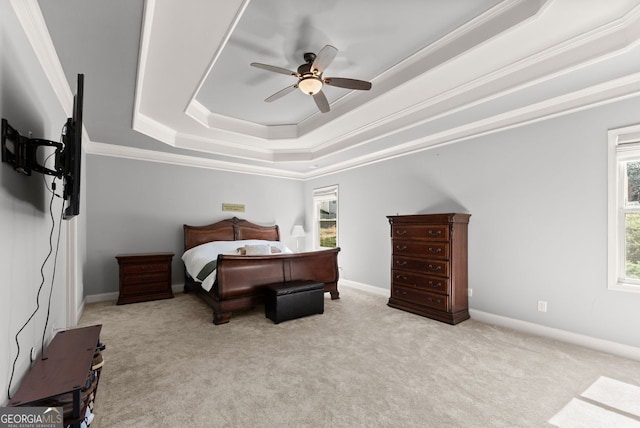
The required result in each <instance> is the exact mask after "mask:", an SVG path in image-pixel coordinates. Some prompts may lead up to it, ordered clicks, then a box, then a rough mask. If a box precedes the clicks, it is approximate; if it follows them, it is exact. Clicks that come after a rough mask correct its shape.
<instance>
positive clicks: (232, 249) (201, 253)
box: [182, 239, 292, 291]
mask: <svg viewBox="0 0 640 428" xmlns="http://www.w3.org/2000/svg"><path fill="white" fill-rule="evenodd" d="M246 245H249V246H254V245H265V246H266V245H268V246H270V247H275V248H277V249H278V250H280V253H279V254H282V253H292V251H291V250H290V249H289V248H287V246H286V245H284V244H283V243H282V242H280V241H264V240H261V239H247V240H243V241H214V242H207V243H206V244H202V245H198V246H197V247H193V248H190V249H188V250H187V251H185V252H184V254H183V255H182V261H183V262H184V265H185V267H186V269H187V272H188V273H189V275H191V277H192V278H193V279H194V280H195V281H196V282H200V286H201V287H202V288H204V289H205V290H207V291H209V290H211V287H213V283H214V282H215V280H216V270H215V266H214V263H212V262H215V261H216V260H217V259H218V254H234V255H237V254H238V248H242V247H245V246H246ZM254 248H257V247H254ZM210 263H211V264H210ZM205 267H206V268H207V269H205ZM203 269H204V270H205V271H206V273H208V275H206V276H203ZM209 269H212V270H211V272H208V270H209ZM199 276H200V278H198V277H199Z"/></svg>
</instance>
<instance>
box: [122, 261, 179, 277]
mask: <svg viewBox="0 0 640 428" xmlns="http://www.w3.org/2000/svg"><path fill="white" fill-rule="evenodd" d="M168 271H169V265H168V264H167V263H146V264H142V263H140V264H123V265H122V272H123V273H125V274H126V275H135V274H140V273H145V274H146V273H153V272H168Z"/></svg>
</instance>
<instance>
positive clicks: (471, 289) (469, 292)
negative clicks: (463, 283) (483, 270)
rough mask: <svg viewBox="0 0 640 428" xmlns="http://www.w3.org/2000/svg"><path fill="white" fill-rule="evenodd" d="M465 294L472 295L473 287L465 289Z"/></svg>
mask: <svg viewBox="0 0 640 428" xmlns="http://www.w3.org/2000/svg"><path fill="white" fill-rule="evenodd" d="M467 296H469V297H471V296H473V288H469V289H467Z"/></svg>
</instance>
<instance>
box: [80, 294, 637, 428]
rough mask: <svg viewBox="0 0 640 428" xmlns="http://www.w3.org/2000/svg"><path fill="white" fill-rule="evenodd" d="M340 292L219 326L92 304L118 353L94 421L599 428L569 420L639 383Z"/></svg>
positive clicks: (106, 373)
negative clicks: (581, 405)
mask: <svg viewBox="0 0 640 428" xmlns="http://www.w3.org/2000/svg"><path fill="white" fill-rule="evenodd" d="M341 297H342V298H341V299H340V300H336V301H331V300H330V299H329V296H328V295H327V296H326V298H325V313H324V314H323V315H314V316H310V317H305V318H301V319H297V320H292V321H287V322H284V323H281V324H279V325H275V324H273V323H272V322H271V321H270V320H268V319H267V318H265V317H264V309H263V307H257V308H256V309H255V310H253V311H250V312H245V313H241V314H237V315H234V316H233V317H232V319H231V322H230V323H229V324H226V325H221V326H215V325H213V324H212V323H211V320H212V314H211V310H210V308H209V307H208V306H207V305H206V304H204V303H203V302H202V301H201V300H200V299H198V298H197V297H196V296H193V295H185V294H177V295H176V298H174V299H169V300H161V301H155V302H145V303H137V304H130V305H122V306H116V305H115V304H114V303H111V302H101V303H94V304H89V305H87V307H86V308H85V311H84V314H83V316H82V319H81V324H82V325H91V324H98V323H100V324H103V328H102V336H101V339H102V341H103V342H104V343H105V344H106V346H107V348H106V350H105V352H104V353H103V355H104V358H105V366H104V368H103V371H102V377H101V381H100V384H99V386H98V393H97V399H96V406H95V408H94V411H95V420H94V422H93V423H92V425H91V426H92V427H93V428H96V427H97V428H111V427H127V428H131V427H544V426H553V425H552V424H551V423H550V422H549V421H550V420H551V419H552V418H554V416H555V415H560V417H558V416H556V419H555V420H554V421H553V422H554V425H556V426H565V427H569V426H582V427H588V426H590V425H579V424H577V423H576V424H575V425H571V424H572V423H574V422H575V421H576V420H577V419H576V418H577V416H574V415H573V413H566V412H567V409H569V410H572V408H571V406H570V403H572V401H575V400H579V401H580V402H583V401H585V400H586V398H584V397H582V396H581V394H583V393H584V392H585V391H587V390H588V389H589V388H590V387H593V385H594V384H596V385H600V384H599V383H598V380H599V379H601V378H606V379H609V380H611V381H613V382H620V383H623V384H624V385H628V386H630V387H631V388H637V387H638V386H640V363H639V362H638V361H633V360H628V359H624V358H620V357H616V356H612V355H608V354H605V353H601V352H597V351H592V350H589V349H585V348H581V347H577V346H573V345H569V344H565V343H562V342H557V341H553V340H549V339H545V338H541V337H536V336H532V335H527V334H522V333H518V332H514V331H511V330H509V329H505V328H499V327H495V326H491V325H487V324H483V323H480V322H477V321H475V320H473V319H471V320H467V321H465V322H463V323H461V324H458V325H457V326H450V325H447V324H443V323H440V322H437V321H433V320H430V319H427V318H423V317H420V316H417V315H413V314H410V313H407V312H403V311H400V310H397V309H392V308H389V307H388V306H386V300H387V299H386V298H384V297H383V296H377V295H372V294H368V293H366V292H362V291H359V290H354V289H350V288H346V287H342V289H341ZM605 395H606V393H605ZM593 401H594V400H591V399H589V402H588V404H590V405H596V406H597V405H598V404H597V403H595V404H594V402H593ZM610 404H611V403H609V404H607V406H606V410H607V411H612V408H613V412H615V407H616V406H615V404H614V405H610ZM563 412H564V413H563ZM577 412H578V413H579V409H578V410H577ZM587 416H588V415H587ZM623 416H624V417H625V418H626V419H628V420H629V421H631V423H640V416H639V415H636V416H637V417H635V419H634V415H633V414H632V413H629V412H627V411H625V412H623ZM587 420H589V419H588V417H587ZM567 421H568V422H567ZM594 426H595V425H594ZM598 426H600V425H598Z"/></svg>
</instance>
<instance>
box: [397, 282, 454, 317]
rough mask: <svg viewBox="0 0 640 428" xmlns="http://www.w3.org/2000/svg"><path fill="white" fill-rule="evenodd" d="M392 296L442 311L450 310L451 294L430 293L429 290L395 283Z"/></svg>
mask: <svg viewBox="0 0 640 428" xmlns="http://www.w3.org/2000/svg"><path fill="white" fill-rule="evenodd" d="M391 297H392V298H394V299H398V300H405V301H407V302H410V303H415V304H419V305H424V306H428V307H430V308H434V309H438V310H441V311H448V310H449V296H445V295H442V294H435V293H429V292H427V291H422V290H416V289H412V288H408V287H402V286H399V285H393V286H392V287H391Z"/></svg>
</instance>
